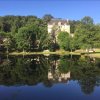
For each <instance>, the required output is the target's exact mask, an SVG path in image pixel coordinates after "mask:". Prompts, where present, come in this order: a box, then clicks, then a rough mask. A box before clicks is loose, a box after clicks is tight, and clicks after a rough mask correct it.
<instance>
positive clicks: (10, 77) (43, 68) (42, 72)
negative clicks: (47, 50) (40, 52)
mask: <svg viewBox="0 0 100 100" xmlns="http://www.w3.org/2000/svg"><path fill="white" fill-rule="evenodd" d="M44 59H45V58H44V57H42V56H39V57H38V56H35V57H32V58H22V57H20V58H18V59H15V62H12V61H11V62H10V63H6V64H5V65H4V64H2V65H0V74H1V75H0V77H1V78H0V83H4V84H7V85H8V84H37V83H39V82H42V81H45V80H46V79H47V73H48V67H47V66H48V64H47V61H46V59H45V60H44ZM10 60H11V59H10ZM12 63H13V64H12Z"/></svg>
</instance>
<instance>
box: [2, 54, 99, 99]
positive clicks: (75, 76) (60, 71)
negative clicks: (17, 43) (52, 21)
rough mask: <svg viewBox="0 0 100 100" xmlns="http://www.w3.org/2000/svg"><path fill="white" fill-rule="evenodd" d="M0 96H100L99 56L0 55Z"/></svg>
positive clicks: (83, 97) (90, 97) (34, 97)
mask: <svg viewBox="0 0 100 100" xmlns="http://www.w3.org/2000/svg"><path fill="white" fill-rule="evenodd" d="M0 100H100V59H95V58H90V57H84V56H59V55H50V56H43V55H39V56H38V55H34V56H30V57H28V56H25V57H3V56H0Z"/></svg>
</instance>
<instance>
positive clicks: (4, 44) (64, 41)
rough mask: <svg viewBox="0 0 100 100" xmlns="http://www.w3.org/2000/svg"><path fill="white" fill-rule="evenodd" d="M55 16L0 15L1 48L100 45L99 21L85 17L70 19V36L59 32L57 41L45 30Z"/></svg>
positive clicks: (74, 47) (16, 49)
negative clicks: (72, 35) (95, 21)
mask: <svg viewBox="0 0 100 100" xmlns="http://www.w3.org/2000/svg"><path fill="white" fill-rule="evenodd" d="M52 18H54V17H53V16H52V15H50V14H46V15H44V16H43V17H42V18H38V17H36V16H12V15H7V16H0V51H1V52H13V51H19V52H21V51H26V52H27V51H28V52H34V51H36V52H38V51H43V50H47V49H48V50H50V51H56V50H58V49H59V50H61V49H63V50H66V51H71V50H77V49H86V48H88V49H90V48H100V24H95V23H94V21H93V18H91V17H90V16H85V17H83V18H82V19H81V20H69V24H70V27H71V29H70V30H71V33H73V34H74V37H71V36H70V34H68V33H67V32H61V31H59V35H58V39H57V42H56V43H54V37H51V35H50V34H48V31H47V24H48V22H49V21H50V20H51V19H52Z"/></svg>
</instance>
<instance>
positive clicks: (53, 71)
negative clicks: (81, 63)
mask: <svg viewBox="0 0 100 100" xmlns="http://www.w3.org/2000/svg"><path fill="white" fill-rule="evenodd" d="M58 64H59V60H58V61H53V63H52V64H51V67H50V69H49V71H48V79H49V80H53V81H58V82H62V81H67V80H68V79H70V71H69V72H67V73H61V72H60V71H59V69H58Z"/></svg>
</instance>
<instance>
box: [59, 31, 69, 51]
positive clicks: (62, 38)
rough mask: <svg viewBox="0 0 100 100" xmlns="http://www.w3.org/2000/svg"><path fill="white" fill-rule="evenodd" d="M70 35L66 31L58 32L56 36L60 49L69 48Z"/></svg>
mask: <svg viewBox="0 0 100 100" xmlns="http://www.w3.org/2000/svg"><path fill="white" fill-rule="evenodd" d="M69 39H70V36H69V33H67V32H60V33H59V34H58V37H57V41H58V44H59V45H60V48H61V49H64V50H69V49H70V40H69Z"/></svg>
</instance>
